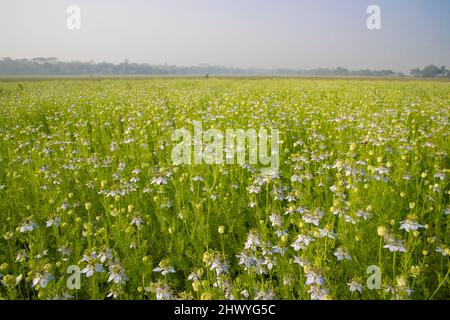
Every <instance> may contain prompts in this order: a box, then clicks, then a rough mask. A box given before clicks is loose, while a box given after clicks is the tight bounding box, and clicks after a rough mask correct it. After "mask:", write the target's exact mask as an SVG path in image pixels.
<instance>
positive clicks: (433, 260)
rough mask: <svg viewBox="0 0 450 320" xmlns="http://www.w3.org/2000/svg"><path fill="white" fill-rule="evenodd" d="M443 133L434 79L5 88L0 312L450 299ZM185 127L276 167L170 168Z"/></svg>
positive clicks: (449, 207)
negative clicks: (138, 303)
mask: <svg viewBox="0 0 450 320" xmlns="http://www.w3.org/2000/svg"><path fill="white" fill-rule="evenodd" d="M449 120H450V83H449V82H438V81H374V80H301V79H272V80H270V79H150V80H132V79H130V80H46V81H9V82H1V83H0V283H1V284H0V298H1V299H180V298H181V299H449V298H450V289H449V287H450V275H449V273H450V263H449V259H450V258H449V256H450V248H449V244H450V236H449V228H450V204H449V194H450V188H449V171H450V158H449V153H450V122H449ZM193 121H201V122H202V124H203V127H205V128H217V129H221V130H226V129H228V128H231V129H233V128H244V129H246V128H256V129H258V128H262V127H264V128H268V129H271V128H272V129H278V130H279V133H280V148H279V160H280V166H279V170H278V171H277V172H273V173H272V174H262V173H261V172H260V171H259V170H258V168H257V166H256V167H255V166H251V165H232V164H222V165H215V164H213V165H207V164H196V165H194V164H192V165H174V163H173V162H172V160H171V152H172V148H173V145H174V142H173V141H172V134H173V132H174V130H176V129H177V128H191V127H192V123H193ZM68 269H69V270H68ZM77 270H78V271H79V275H80V277H79V278H77V274H78V271H77ZM68 271H69V272H68ZM77 279H78V280H79V281H78V280H77Z"/></svg>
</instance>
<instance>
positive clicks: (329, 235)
mask: <svg viewBox="0 0 450 320" xmlns="http://www.w3.org/2000/svg"><path fill="white" fill-rule="evenodd" d="M319 237H320V238H325V237H327V238H330V239H335V238H336V234H335V233H334V232H333V231H331V230H330V229H329V228H326V227H325V228H323V229H319Z"/></svg>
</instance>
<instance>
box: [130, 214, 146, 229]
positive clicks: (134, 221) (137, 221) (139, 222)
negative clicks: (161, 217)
mask: <svg viewBox="0 0 450 320" xmlns="http://www.w3.org/2000/svg"><path fill="white" fill-rule="evenodd" d="M143 223H144V220H142V218H141V217H139V216H136V217H133V219H132V220H131V223H130V225H135V226H136V227H140V226H141V225H142V224H143Z"/></svg>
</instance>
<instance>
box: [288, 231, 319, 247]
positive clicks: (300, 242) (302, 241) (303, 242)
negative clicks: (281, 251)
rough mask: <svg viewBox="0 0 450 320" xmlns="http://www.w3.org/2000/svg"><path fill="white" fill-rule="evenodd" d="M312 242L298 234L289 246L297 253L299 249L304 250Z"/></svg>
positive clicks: (309, 238) (308, 237) (307, 237)
mask: <svg viewBox="0 0 450 320" xmlns="http://www.w3.org/2000/svg"><path fill="white" fill-rule="evenodd" d="M312 241H314V239H313V238H311V237H310V236H307V235H303V234H300V235H298V236H297V239H296V240H295V241H294V242H293V243H292V244H291V247H293V248H294V250H295V251H298V250H300V249H301V250H304V249H306V248H307V247H308V246H309V244H310V243H311V242H312Z"/></svg>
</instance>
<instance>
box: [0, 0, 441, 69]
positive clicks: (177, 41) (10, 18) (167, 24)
mask: <svg viewBox="0 0 450 320" xmlns="http://www.w3.org/2000/svg"><path fill="white" fill-rule="evenodd" d="M371 4H376V5H378V6H380V8H381V23H382V29H381V30H377V31H369V30H368V29H367V28H366V19H367V17H368V15H367V14H366V8H367V7H368V6H369V5H371ZM69 5H78V6H79V7H80V8H81V29H80V30H68V29H67V27H66V19H67V17H68V15H67V13H66V8H67V7H68V6H69ZM449 17H450V1H448V0H432V1H429V0H428V1H426V0H370V1H366V0H339V1H336V0H259V1H257V0H176V1H175V0H149V1H144V0H128V1H119V0H113V1H106V0H70V1H67V0H40V1H31V0H28V1H26V0H2V1H1V2H0V39H2V41H1V44H0V57H5V56H9V57H13V58H19V57H28V58H29V57H36V56H56V57H59V58H61V59H63V60H95V61H111V62H121V61H123V60H124V59H129V60H130V61H135V62H148V63H152V64H163V63H168V64H177V65H198V64H203V63H207V64H217V65H226V66H237V67H262V68H305V69H309V68H316V67H337V66H343V67H347V68H350V69H360V68H371V69H394V70H400V71H406V72H407V71H409V70H410V69H411V68H413V67H417V66H424V65H426V64H430V63H434V64H437V65H446V66H448V67H450V18H449Z"/></svg>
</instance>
